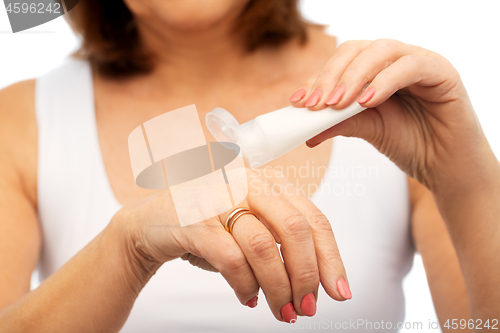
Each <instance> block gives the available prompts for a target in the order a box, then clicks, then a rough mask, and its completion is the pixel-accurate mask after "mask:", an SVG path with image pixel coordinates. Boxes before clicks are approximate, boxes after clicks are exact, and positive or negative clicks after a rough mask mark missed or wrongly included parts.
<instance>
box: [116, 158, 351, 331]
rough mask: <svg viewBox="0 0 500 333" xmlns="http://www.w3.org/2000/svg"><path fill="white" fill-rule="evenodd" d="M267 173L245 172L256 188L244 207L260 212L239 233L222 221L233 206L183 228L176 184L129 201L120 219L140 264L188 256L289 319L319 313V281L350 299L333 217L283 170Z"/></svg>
mask: <svg viewBox="0 0 500 333" xmlns="http://www.w3.org/2000/svg"><path fill="white" fill-rule="evenodd" d="M264 171H265V172H262V170H261V171H258V170H257V171H256V170H251V169H247V170H246V172H247V176H248V179H249V191H248V195H247V197H246V200H244V201H243V202H242V203H240V204H239V205H238V206H243V207H248V208H250V210H251V211H252V212H253V213H254V214H255V216H253V215H251V214H247V215H243V216H242V217H240V218H239V219H238V222H237V223H235V224H234V229H233V233H232V234H230V233H229V232H227V231H226V230H225V229H224V227H223V224H222V222H221V221H224V219H225V217H226V216H227V214H228V212H226V213H224V214H222V215H220V216H215V217H213V218H210V219H207V220H205V221H202V222H198V223H195V224H193V225H188V226H185V227H181V226H180V225H179V222H178V220H177V216H176V210H175V208H174V205H173V201H172V197H171V194H170V191H169V190H165V191H161V192H157V193H156V194H154V195H151V196H149V197H147V198H145V199H143V200H141V201H139V202H138V203H136V204H134V205H130V206H126V207H124V208H123V209H122V210H121V211H120V212H119V213H118V214H117V215H116V216H115V219H119V220H121V221H120V223H126V225H127V226H129V228H128V230H130V232H129V234H130V240H131V242H130V244H131V248H132V249H134V251H131V253H136V258H133V262H136V263H139V265H137V266H138V267H140V269H142V270H148V269H157V268H158V267H159V266H160V265H161V264H162V263H163V262H166V261H169V260H173V259H176V258H179V257H182V258H183V259H187V260H189V261H190V262H191V263H192V264H194V265H196V266H199V267H201V268H205V269H208V270H214V271H219V272H220V273H221V274H222V275H223V277H224V278H225V279H226V280H227V282H228V283H229V285H230V286H231V287H232V288H233V289H234V291H235V293H236V296H237V297H238V299H239V300H240V302H241V303H242V304H245V305H248V306H250V307H253V306H255V305H256V298H255V296H257V294H258V292H259V288H262V290H263V292H264V294H265V295H266V299H267V302H268V304H269V307H270V308H271V311H272V312H273V314H274V316H275V317H276V318H277V319H278V320H282V321H285V322H291V321H293V320H295V319H296V316H297V314H299V315H307V316H312V315H314V314H315V312H316V299H317V292H318V287H319V282H321V284H322V285H323V288H324V289H325V291H326V292H327V294H328V295H329V296H330V297H332V298H334V299H336V300H339V301H342V300H345V299H349V298H351V292H350V290H349V287H348V284H347V277H346V272H345V269H344V265H343V263H342V260H341V257H340V254H339V250H338V248H337V244H336V242H335V237H334V234H333V231H332V229H331V226H330V223H329V221H328V220H327V218H326V217H325V216H324V215H323V214H322V213H321V211H320V210H319V209H318V208H317V207H316V206H315V205H314V204H313V203H312V202H311V201H310V200H308V199H307V198H306V197H305V196H304V195H302V194H300V192H299V191H298V190H297V188H295V187H294V186H293V185H292V184H291V183H290V182H289V181H288V179H286V178H285V177H284V175H283V174H282V173H281V172H279V171H277V170H273V169H269V168H266V169H264ZM214 195H217V194H216V193H214ZM277 243H278V244H281V248H280V249H279V248H278V246H277ZM280 250H281V254H282V256H283V261H284V262H283V261H282V259H281V257H280ZM148 273H151V272H148Z"/></svg>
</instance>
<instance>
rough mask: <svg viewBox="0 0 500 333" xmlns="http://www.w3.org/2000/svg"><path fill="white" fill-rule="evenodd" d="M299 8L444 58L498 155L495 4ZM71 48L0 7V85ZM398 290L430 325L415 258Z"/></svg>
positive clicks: (395, 2) (64, 35) (498, 8)
mask: <svg viewBox="0 0 500 333" xmlns="http://www.w3.org/2000/svg"><path fill="white" fill-rule="evenodd" d="M200 1H201V0H200ZM301 7H302V11H303V13H304V15H305V17H306V18H307V19H309V20H310V21H313V22H318V23H324V24H328V25H329V28H328V30H327V31H328V32H329V33H330V34H333V35H336V36H337V37H338V39H339V40H340V41H345V40H348V39H377V38H393V39H398V40H401V41H404V42H406V43H411V44H415V45H419V46H422V47H425V48H427V49H430V50H433V51H436V52H438V53H440V54H442V55H444V56H445V57H447V58H448V59H449V60H450V61H451V62H452V63H453V64H454V66H455V67H456V68H457V69H458V71H459V72H460V74H461V76H462V79H463V81H464V83H465V85H466V87H467V89H468V92H469V95H470V98H471V100H472V102H473V105H474V108H475V110H476V112H477V114H478V117H479V120H480V121H481V123H482V126H483V128H484V131H485V132H486V135H487V137H488V139H489V140H490V143H491V145H492V146H493V149H494V151H495V153H496V154H497V156H499V155H500V131H499V130H498V128H497V127H498V125H499V124H498V120H499V119H500V117H499V113H500V107H499V102H500V82H499V81H498V79H497V76H500V56H499V55H500V46H499V37H498V34H499V33H500V20H499V19H498V13H499V12H500V2H498V1H496V0H490V1H486V0H478V1H474V2H471V1H458V0H419V1H401V0H385V1H374V0H371V1H367V0H363V1H361V0H360V1H355V0H349V1H338V0H304V1H302V4H301ZM77 45H78V40H77V39H76V37H75V36H74V35H73V33H72V32H71V30H70V29H69V27H68V26H67V24H66V22H65V21H64V19H63V18H61V17H60V18H57V19H56V20H54V21H51V22H48V23H46V24H44V25H41V26H38V27H35V28H32V29H30V30H28V31H25V32H20V33H17V34H12V32H11V30H10V25H9V22H8V18H7V14H6V12H5V8H4V7H3V6H1V5H0V88H2V87H5V86H7V85H9V84H11V83H13V82H16V81H19V80H23V79H27V78H33V77H37V76H39V75H41V74H42V73H44V72H46V71H47V70H49V69H51V68H53V67H55V66H57V65H58V64H59V63H60V62H61V61H62V60H63V59H64V58H65V57H66V56H67V55H68V54H69V53H70V52H71V51H72V50H74V49H75V48H76V46H77ZM404 287H405V293H406V308H407V317H406V320H407V321H411V322H413V321H421V322H423V323H424V327H426V326H427V323H428V322H429V320H431V321H437V319H436V315H435V312H434V309H433V306H432V301H431V297H430V294H429V290H428V287H427V284H426V278H425V272H424V270H423V266H422V263H421V259H420V257H419V256H418V255H417V256H416V257H415V264H414V267H413V269H412V271H411V272H410V274H409V275H408V277H407V278H406V280H405V285H404ZM405 331H409V330H405ZM420 332H421V331H420ZM432 332H438V330H432Z"/></svg>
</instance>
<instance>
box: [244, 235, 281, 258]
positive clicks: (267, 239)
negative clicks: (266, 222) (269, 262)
mask: <svg viewBox="0 0 500 333" xmlns="http://www.w3.org/2000/svg"><path fill="white" fill-rule="evenodd" d="M275 247H276V242H275V240H274V238H273V236H271V234H270V233H268V232H255V233H253V234H251V235H249V237H248V250H249V251H250V252H252V253H253V254H255V255H256V256H258V257H262V258H268V257H272V255H273V254H274V248H275Z"/></svg>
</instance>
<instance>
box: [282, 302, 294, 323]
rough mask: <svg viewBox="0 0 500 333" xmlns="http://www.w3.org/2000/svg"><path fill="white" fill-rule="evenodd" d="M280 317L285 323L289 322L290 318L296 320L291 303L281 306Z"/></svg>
mask: <svg viewBox="0 0 500 333" xmlns="http://www.w3.org/2000/svg"><path fill="white" fill-rule="evenodd" d="M281 317H282V318H283V320H284V321H286V322H287V323H291V322H292V320H297V313H296V312H295V309H294V308H293V304H292V303H288V304H286V305H283V307H282V308H281Z"/></svg>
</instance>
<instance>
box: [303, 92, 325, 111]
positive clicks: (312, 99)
mask: <svg viewBox="0 0 500 333" xmlns="http://www.w3.org/2000/svg"><path fill="white" fill-rule="evenodd" d="M322 94H323V92H322V91H321V89H319V88H316V89H315V90H314V91H313V93H312V94H311V96H309V98H308V99H307V101H306V107H307V108H309V107H311V106H315V105H316V104H318V102H319V100H320V99H321V95H322Z"/></svg>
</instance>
